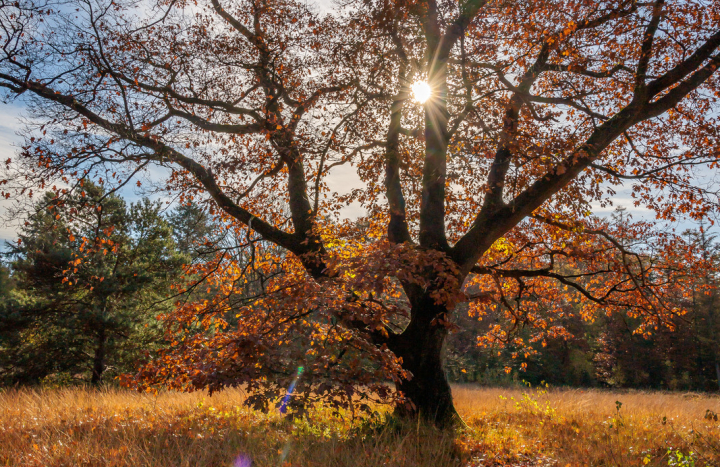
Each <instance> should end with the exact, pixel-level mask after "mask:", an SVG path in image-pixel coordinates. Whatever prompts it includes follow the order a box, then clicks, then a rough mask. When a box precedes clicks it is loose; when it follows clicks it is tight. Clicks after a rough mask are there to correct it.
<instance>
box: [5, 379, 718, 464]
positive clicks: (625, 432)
mask: <svg viewBox="0 0 720 467" xmlns="http://www.w3.org/2000/svg"><path fill="white" fill-rule="evenodd" d="M453 391H454V395H455V400H456V405H457V408H458V411H459V412H460V414H461V415H462V417H463V419H464V420H465V422H466V423H467V427H466V428H463V429H461V430H460V431H458V432H457V433H456V434H455V435H452V434H448V433H443V432H438V431H436V430H434V429H432V428H430V427H426V426H422V425H415V426H399V425H398V424H397V423H394V424H393V423H390V422H386V423H384V424H382V423H379V422H378V423H376V424H375V425H374V426H373V427H370V426H368V423H367V422H365V423H364V424H363V421H362V420H355V421H353V420H351V419H350V418H346V419H337V418H332V417H330V416H329V414H328V413H327V412H326V411H325V410H324V409H322V408H319V409H316V410H314V411H313V412H312V413H311V415H310V416H309V417H308V418H306V419H303V420H295V421H292V422H291V421H288V420H285V419H283V418H281V417H280V416H279V415H278V414H269V415H265V414H261V413H258V412H254V411H252V410H249V409H246V408H244V407H242V406H241V401H242V399H243V393H242V392H241V391H238V390H228V391H225V392H222V393H219V394H215V395H214V396H212V397H208V396H207V395H205V394H202V393H193V394H180V393H162V394H160V395H158V396H153V395H144V394H138V393H134V392H130V391H127V390H122V389H105V390H100V391H96V390H90V389H56V390H50V389H48V390H8V391H5V392H0V465H11V466H28V467H29V466H42V467H45V466H153V467H156V466H158V467H159V466H227V467H249V466H253V467H259V466H302V467H305V466H308V467H309V466H348V467H366V466H367V467H379V466H398V467H399V466H413V467H431V466H432V467H436V466H437V467H442V466H463V467H464V466H473V467H475V466H499V465H512V466H550V465H553V466H554V465H557V466H561V467H565V466H581V465H605V466H645V465H650V466H658V465H662V466H669V465H670V466H673V465H674V466H693V465H694V466H702V465H715V466H720V422H718V421H716V420H714V419H713V417H710V418H705V416H706V414H707V411H708V410H711V411H712V412H715V413H720V397H718V396H708V395H697V394H678V393H675V394H668V393H659V392H610V391H600V390H559V389H558V390H549V391H546V390H542V389H527V390H522V389H499V388H498V389H496V388H480V387H474V386H456V387H454V390H453ZM616 401H620V402H621V403H622V406H621V407H620V409H619V410H618V405H617V404H616ZM669 450H670V451H671V454H670V455H669V454H668V451H669ZM691 452H692V453H693V454H692V456H691V455H690V453H691ZM678 453H679V454H678Z"/></svg>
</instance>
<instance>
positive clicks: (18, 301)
mask: <svg viewBox="0 0 720 467" xmlns="http://www.w3.org/2000/svg"><path fill="white" fill-rule="evenodd" d="M10 249H11V251H10V255H11V257H12V258H13V259H14V261H13V263H12V269H13V271H14V274H13V279H14V280H15V282H16V283H17V288H18V290H17V291H16V292H15V302H14V303H12V304H11V305H8V306H6V307H5V308H6V309H5V311H4V313H3V314H2V316H0V320H1V321H0V327H2V328H5V329H6V331H5V332H3V333H2V335H0V339H2V340H1V341H0V372H2V374H4V376H5V378H6V379H9V380H11V381H13V382H21V383H33V382H38V381H39V380H41V379H42V378H44V377H46V376H48V375H51V374H65V375H72V376H74V375H83V376H84V377H86V376H87V375H89V379H90V381H91V382H92V383H93V384H98V383H100V381H101V380H102V378H103V375H104V374H105V372H106V370H107V369H112V370H113V373H117V372H120V371H124V370H129V369H131V368H132V367H133V365H134V364H135V363H137V360H138V358H139V357H140V356H141V355H142V354H143V353H145V352H146V351H148V350H152V349H153V348H154V347H155V346H156V345H158V344H159V343H160V341H161V335H160V331H159V327H158V326H157V325H156V321H155V319H154V317H155V315H156V314H157V313H158V312H160V311H162V310H164V309H167V306H169V305H171V303H169V301H168V300H167V296H168V293H169V290H170V289H169V285H170V283H171V281H173V280H175V279H176V278H177V277H178V276H179V275H180V273H181V266H182V264H183V263H184V262H186V260H187V256H185V255H182V254H180V253H179V252H178V251H177V248H176V245H175V241H174V239H173V236H172V228H171V226H170V224H169V223H168V221H167V220H166V219H164V218H163V216H162V215H161V211H160V205H159V203H153V202H151V201H148V200H147V199H144V200H142V201H140V202H139V203H136V204H131V205H130V206H128V205H127V204H126V203H125V202H124V201H123V200H122V199H121V198H120V197H119V196H117V195H115V194H112V193H106V192H105V191H104V190H103V188H102V187H101V186H97V185H92V184H86V185H85V186H84V189H83V191H82V192H81V193H77V194H74V195H72V196H69V197H66V198H60V197H56V196H54V195H51V194H47V195H46V196H45V197H44V198H43V199H42V200H41V201H40V202H39V203H37V204H36V206H35V212H34V213H33V214H32V215H31V216H30V218H29V219H28V221H27V222H26V224H25V226H24V227H23V228H22V230H21V234H20V240H19V242H18V243H17V245H11V248H10Z"/></svg>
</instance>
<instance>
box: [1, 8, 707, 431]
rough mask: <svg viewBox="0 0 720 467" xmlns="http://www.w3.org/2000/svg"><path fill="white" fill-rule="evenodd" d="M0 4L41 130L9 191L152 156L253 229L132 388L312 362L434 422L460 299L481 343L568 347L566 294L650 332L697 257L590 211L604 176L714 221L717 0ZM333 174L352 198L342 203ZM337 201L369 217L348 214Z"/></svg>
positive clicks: (348, 389) (65, 184)
mask: <svg viewBox="0 0 720 467" xmlns="http://www.w3.org/2000/svg"><path fill="white" fill-rule="evenodd" d="M0 17H1V19H0V24H1V25H2V33H0V37H1V40H2V42H3V52H2V56H1V57H0V87H2V88H3V89H4V90H5V96H6V97H7V98H8V99H10V98H13V97H14V96H18V95H23V96H25V97H24V98H25V99H26V101H27V102H28V103H29V105H30V108H31V113H32V117H33V121H32V123H35V125H36V127H35V131H32V132H29V133H28V141H27V144H26V146H25V147H24V149H23V151H22V153H21V154H20V155H19V158H18V160H16V161H8V167H9V168H8V170H9V171H10V173H11V174H12V175H13V177H12V178H11V177H8V179H7V180H5V181H4V184H5V191H4V193H5V194H6V196H12V195H16V194H18V193H24V194H27V193H29V192H30V191H29V190H32V189H37V188H36V187H41V188H50V187H52V188H54V189H55V190H56V191H57V192H58V193H60V194H61V195H68V194H69V193H71V192H73V191H76V190H78V189H80V186H81V183H82V181H83V180H84V179H88V178H90V179H93V180H96V181H97V182H98V183H102V184H104V185H105V186H107V187H108V189H109V190H114V189H118V188H119V187H122V186H124V185H125V184H127V183H128V182H129V181H130V180H131V179H132V180H133V181H134V182H136V183H138V184H140V183H141V182H140V181H139V179H137V178H134V177H135V176H136V175H138V174H139V173H140V172H143V171H150V170H152V168H153V167H162V168H163V171H162V175H159V174H158V171H155V172H153V173H154V174H155V176H156V177H160V178H162V181H159V182H157V183H156V186H157V187H158V188H160V189H162V190H166V191H167V192H168V193H170V194H172V195H174V196H177V197H178V199H179V200H180V202H182V203H186V202H190V201H195V202H198V203H203V204H207V205H208V207H209V210H210V212H211V213H212V214H213V215H215V216H216V217H217V218H218V220H219V222H221V224H222V225H224V226H226V227H227V228H228V229H235V230H236V232H237V233H236V238H238V239H243V238H244V239H245V241H243V242H240V244H237V243H236V244H234V245H232V246H230V247H225V248H224V249H223V248H220V249H219V250H218V255H217V257H216V260H215V261H208V262H206V263H205V264H204V265H198V266H197V267H198V268H204V269H203V273H204V275H203V277H206V278H207V280H208V281H210V284H211V286H209V287H208V291H209V292H213V291H214V295H212V297H210V298H209V299H207V300H203V301H199V302H195V303H192V304H189V303H187V304H185V305H183V306H180V307H178V309H177V311H176V313H175V314H174V315H173V319H174V321H175V322H176V323H183V324H184V326H180V328H183V329H185V330H186V331H187V332H188V333H189V334H186V337H187V338H186V339H179V340H177V342H176V345H175V346H173V348H171V349H170V350H169V351H168V353H167V354H165V355H164V357H163V359H161V360H159V361H158V362H157V363H156V365H154V366H152V365H151V366H150V367H147V368H146V369H145V371H144V372H142V373H141V374H140V376H138V380H137V381H136V382H137V383H138V384H140V385H143V384H150V383H155V382H162V383H165V384H169V385H171V386H172V385H174V386H176V387H183V388H200V387H210V388H214V389H217V388H220V387H223V386H225V385H234V384H249V385H251V387H252V388H253V389H255V390H257V393H258V394H266V395H267V396H268V397H269V396H270V395H272V394H279V393H281V392H282V391H281V389H278V387H281V386H277V387H274V388H273V385H274V384H278V383H277V381H278V380H277V379H276V378H272V376H273V375H286V376H287V377H288V378H292V376H293V375H294V374H295V371H294V367H295V366H297V365H298V364H299V363H300V362H302V363H303V367H304V369H305V373H304V377H303V378H305V381H307V382H308V385H307V388H310V383H312V384H314V385H315V394H319V395H323V394H327V395H332V396H337V395H343V394H344V399H343V398H339V399H338V398H335V399H333V400H343V401H345V403H347V404H352V400H353V399H352V398H351V396H352V395H353V394H354V392H355V391H362V388H368V392H366V393H364V394H365V395H366V396H367V397H370V396H371V395H372V394H375V395H378V394H379V395H381V396H384V395H386V394H389V393H388V392H387V391H385V392H383V390H382V388H383V387H384V386H382V385H378V384H375V385H372V384H370V385H367V386H361V387H360V388H358V386H357V384H358V383H361V384H362V383H370V382H373V381H374V382H376V383H377V382H378V381H381V380H383V379H392V380H393V381H395V383H396V388H397V389H398V392H396V393H393V394H394V395H395V396H397V397H398V410H399V412H400V413H404V414H409V415H413V414H417V413H420V414H422V415H423V416H424V417H427V418H428V419H430V420H433V421H435V422H436V423H438V424H444V423H447V422H449V421H451V420H452V419H453V418H454V410H453V407H452V399H451V395H450V390H449V386H448V384H447V381H446V379H445V376H444V373H443V368H442V347H443V343H444V341H445V337H446V335H447V333H448V332H449V330H451V329H452V327H453V319H452V316H451V312H452V310H453V309H454V307H455V305H456V304H457V303H458V302H460V301H466V300H468V301H470V302H471V303H470V312H471V313H472V314H474V316H476V317H480V318H482V317H483V316H487V315H488V314H489V313H492V314H493V316H495V317H496V319H497V323H496V326H493V327H491V329H490V330H489V331H488V332H487V333H485V334H484V335H483V336H480V340H479V342H480V343H481V344H484V345H503V344H504V343H510V342H514V343H518V341H517V340H518V339H520V337H518V334H517V332H516V331H517V330H518V329H521V328H526V329H532V330H533V332H532V335H531V336H532V337H530V339H534V340H536V341H541V340H542V339H543V336H547V335H560V334H562V333H564V332H566V330H565V329H564V328H563V327H562V325H560V324H559V322H558V321H557V320H556V319H555V318H556V317H557V316H560V315H562V313H567V312H568V310H567V307H563V304H564V303H565V302H567V300H568V298H562V299H561V297H560V293H559V292H560V290H562V289H564V288H565V287H568V288H570V289H573V290H575V291H576V293H575V294H571V295H567V296H565V295H564V297H568V296H569V297H572V298H571V300H573V301H576V302H577V303H578V304H579V306H578V307H575V308H574V309H576V310H577V313H579V314H580V315H581V316H582V317H583V318H584V319H587V320H592V319H593V316H595V315H596V314H598V313H616V312H617V313H629V314H631V315H632V316H633V317H636V318H638V319H641V320H642V322H643V323H644V325H643V326H642V327H641V331H640V332H648V331H651V330H653V329H654V328H655V327H659V326H663V325H666V324H668V323H670V322H671V319H670V318H671V317H673V316H677V315H679V314H682V313H683V312H684V310H683V309H682V307H677V306H670V305H668V304H670V303H679V302H678V301H677V300H666V297H671V298H677V296H679V295H682V294H687V293H689V292H688V291H687V290H686V288H685V287H684V284H686V283H687V280H688V278H689V277H691V276H692V275H693V274H697V273H698V272H699V270H700V269H702V268H705V267H707V262H703V260H702V257H701V256H698V255H695V254H693V251H692V247H691V246H690V243H688V242H685V241H684V240H683V239H682V238H681V237H679V236H675V235H673V234H672V233H671V232H668V233H665V234H660V233H658V232H657V229H654V227H653V226H652V225H651V224H649V223H637V224H632V225H625V226H623V227H622V228H616V227H615V226H614V225H612V224H611V223H610V222H608V221H607V220H605V219H601V218H596V217H594V216H592V215H591V213H592V206H593V205H595V204H600V205H606V204H607V203H608V202H609V199H610V198H611V197H612V195H614V194H615V193H616V192H617V191H618V190H619V189H621V188H624V189H629V190H631V192H632V196H633V197H634V200H635V202H636V203H637V205H638V206H643V207H646V208H648V209H650V210H652V211H654V212H655V213H656V215H657V218H658V219H659V220H671V221H672V220H676V219H679V218H691V219H703V218H706V217H708V216H710V215H711V214H713V213H715V212H716V210H717V207H718V204H717V186H716V185H715V183H714V180H712V177H707V176H705V175H706V174H707V171H708V170H714V169H715V168H716V164H717V161H718V144H719V142H718V128H719V127H720V126H719V125H718V121H717V119H718V102H717V100H718V98H719V97H720V86H719V84H720V83H719V81H718V79H719V78H718V76H719V75H720V74H719V73H718V72H717V69H718V67H720V55H719V53H718V47H720V3H718V1H717V0H693V1H687V0H682V1H679V0H678V1H663V0H656V1H653V2H639V1H636V0H613V1H600V2H598V1H588V0H567V1H557V0H547V1H543V0H539V1H520V2H506V1H489V0H460V1H455V0H451V1H440V2H438V1H436V0H419V1H374V0H367V1H352V0H348V1H345V2H339V3H338V4H337V5H336V8H335V10H333V12H332V13H331V14H325V13H321V12H319V11H317V10H313V9H312V8H310V7H309V6H307V5H306V4H305V3H303V2H295V1H292V0H241V1H232V2H231V1H224V0H209V1H207V2H206V1H199V2H187V1H184V0H169V1H168V0H160V1H152V0H149V1H147V2H130V1H124V0H112V1H105V0H72V1H64V2H57V3H55V2H53V1H51V0H20V1H17V2H15V3H12V4H9V3H6V4H3V6H2V10H1V13H0ZM418 82H426V83H427V84H428V88H429V90H430V97H429V99H427V101H425V102H424V103H420V102H418V100H417V99H413V93H412V88H413V85H414V84H416V83H418ZM342 165H344V166H349V167H352V168H353V169H354V171H355V173H356V174H357V177H358V180H359V181H360V182H361V184H360V185H359V187H357V188H356V189H353V190H351V191H350V192H349V193H347V194H344V195H342V196H340V195H334V194H333V193H331V192H330V189H329V185H328V180H329V179H331V178H332V177H333V174H334V169H336V168H337V167H339V166H342ZM351 202H357V203H360V205H362V207H364V208H365V210H366V212H367V215H366V216H364V217H363V218H361V219H358V220H347V219H345V220H343V219H342V218H341V216H340V212H341V209H342V207H343V206H344V205H345V204H346V203H351ZM241 246H243V247H244V248H246V249H247V250H246V251H249V252H250V253H248V254H247V255H243V256H242V258H243V260H242V261H240V260H239V259H238V257H237V255H235V256H234V255H233V254H232V252H236V251H238V249H239V248H240V247H241ZM248 258H249V260H248ZM278 268H279V269H280V270H282V272H283V273H282V274H275V273H273V272H272V271H277V270H279V269H278ZM249 270H252V271H254V274H256V275H257V276H256V277H257V278H259V279H258V280H259V282H258V283H259V284H260V285H261V287H260V290H261V291H262V293H260V294H257V295H254V296H252V297H249V296H247V294H240V293H239V291H238V287H239V286H240V284H244V283H245V279H244V277H245V274H246V273H247V272H248V271H249ZM196 272H198V271H196ZM240 296H242V297H243V300H237V298H238V297H240ZM230 315H234V316H235V317H236V318H237V319H238V320H237V323H236V325H234V326H232V327H228V321H227V318H228V316H230ZM198 325H201V326H205V327H206V328H207V329H208V330H214V331H213V332H206V333H197V332H196V328H197V326H198ZM223 328H224V329H225V331H223V332H220V330H222V329H223ZM353 383H355V384H353ZM262 388H264V390H267V391H269V392H267V393H263V392H262V391H263V389H262ZM306 394H310V389H307V391H306ZM259 400H260V401H261V402H262V397H261V398H260V399H259ZM266 400H267V398H266Z"/></svg>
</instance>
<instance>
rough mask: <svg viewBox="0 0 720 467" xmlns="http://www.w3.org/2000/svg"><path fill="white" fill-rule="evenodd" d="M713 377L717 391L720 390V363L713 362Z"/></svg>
mask: <svg viewBox="0 0 720 467" xmlns="http://www.w3.org/2000/svg"><path fill="white" fill-rule="evenodd" d="M715 375H717V380H718V381H717V382H718V390H720V362H715Z"/></svg>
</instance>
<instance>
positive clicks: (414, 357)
mask: <svg viewBox="0 0 720 467" xmlns="http://www.w3.org/2000/svg"><path fill="white" fill-rule="evenodd" d="M447 312H448V310H447V309H446V308H445V307H444V306H442V305H436V304H435V303H434V302H433V299H432V298H430V297H429V296H427V295H425V296H424V297H422V299H421V300H419V302H418V303H417V304H416V305H414V306H413V309H412V313H411V320H410V324H409V325H408V327H407V328H406V329H405V331H403V333H402V334H401V335H400V336H398V339H396V340H395V341H394V342H392V343H391V346H390V349H391V350H392V351H393V352H394V353H395V355H397V356H398V357H400V358H402V361H403V363H402V365H403V368H404V369H406V370H408V371H409V372H410V373H412V376H411V377H410V378H409V379H404V380H402V381H401V382H400V383H398V384H396V389H397V390H398V391H400V392H402V394H403V395H404V396H405V398H406V401H405V403H402V404H400V405H399V406H398V407H397V408H396V411H395V413H396V415H398V416H400V417H403V418H415V417H420V418H422V419H424V420H425V421H427V422H429V423H432V424H433V425H435V426H438V427H441V428H450V427H452V426H455V425H457V424H458V423H459V422H460V421H461V420H460V417H459V415H458V414H457V412H456V411H455V406H454V405H453V399H452V393H451V391H450V384H449V383H448V381H447V377H446V375H445V371H444V369H443V355H442V353H443V344H444V342H445V338H446V336H447V333H448V331H447V328H446V327H445V325H444V324H443V320H444V318H445V316H446V315H447Z"/></svg>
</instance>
